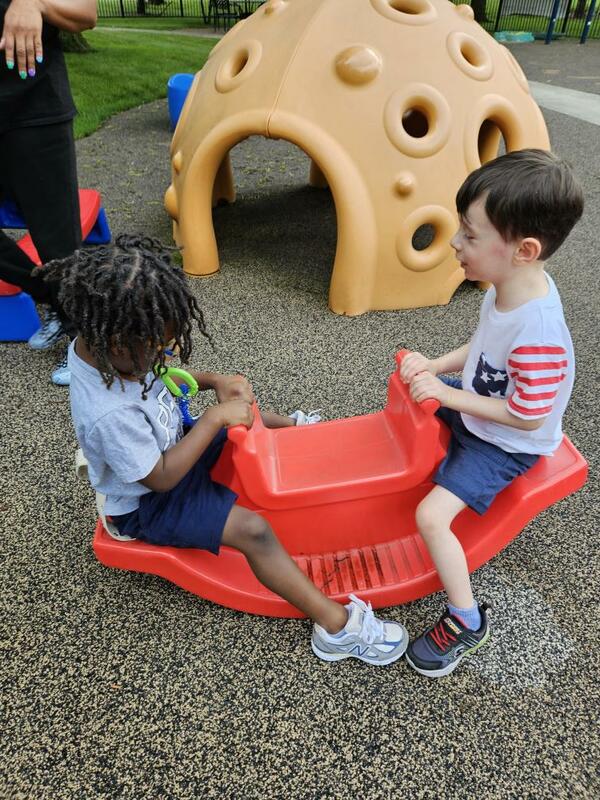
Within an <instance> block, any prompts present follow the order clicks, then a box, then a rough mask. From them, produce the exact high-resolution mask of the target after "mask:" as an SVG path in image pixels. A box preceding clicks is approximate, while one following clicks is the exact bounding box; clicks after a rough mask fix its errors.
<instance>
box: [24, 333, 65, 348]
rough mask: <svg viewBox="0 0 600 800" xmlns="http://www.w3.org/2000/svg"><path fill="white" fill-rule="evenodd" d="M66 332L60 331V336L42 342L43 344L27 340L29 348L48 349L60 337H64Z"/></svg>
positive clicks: (58, 340)
mask: <svg viewBox="0 0 600 800" xmlns="http://www.w3.org/2000/svg"><path fill="white" fill-rule="evenodd" d="M65 335H66V334H64V333H61V334H60V336H57V337H56V338H55V339H52V341H50V342H44V343H43V344H31V342H28V343H27V344H28V345H29V348H30V349H31V350H50V348H51V347H54V345H55V344H58V342H60V340H61V339H64V337H65Z"/></svg>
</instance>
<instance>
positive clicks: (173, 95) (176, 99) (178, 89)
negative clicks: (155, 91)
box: [167, 72, 194, 129]
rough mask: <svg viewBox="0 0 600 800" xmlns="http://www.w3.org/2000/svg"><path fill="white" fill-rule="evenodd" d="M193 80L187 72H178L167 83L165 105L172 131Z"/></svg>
mask: <svg viewBox="0 0 600 800" xmlns="http://www.w3.org/2000/svg"><path fill="white" fill-rule="evenodd" d="M193 80H194V76H193V75H191V74H189V73H188V72H178V73H177V74H176V75H171V77H170V78H169V80H168V81H167V104H168V107H169V119H170V120H171V128H173V129H174V128H175V126H176V125H177V121H178V119H179V116H180V114H181V109H182V108H183V104H184V103H185V98H186V97H187V94H188V92H189V90H190V86H191V85H192V82H193Z"/></svg>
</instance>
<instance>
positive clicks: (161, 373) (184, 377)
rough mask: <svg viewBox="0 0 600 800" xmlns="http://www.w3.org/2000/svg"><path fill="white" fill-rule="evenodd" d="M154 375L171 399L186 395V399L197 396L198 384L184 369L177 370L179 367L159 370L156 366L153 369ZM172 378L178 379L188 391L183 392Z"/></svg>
mask: <svg viewBox="0 0 600 800" xmlns="http://www.w3.org/2000/svg"><path fill="white" fill-rule="evenodd" d="M154 374H155V375H157V376H158V377H159V378H160V379H161V381H162V382H163V383H164V384H165V386H166V387H167V389H168V390H169V391H170V392H171V394H172V395H173V397H184V396H185V395H186V394H187V396H188V397H194V395H196V394H198V383H197V381H196V379H195V378H194V377H193V376H192V375H190V373H189V372H186V371H185V370H184V369H179V367H163V368H162V370H161V368H160V366H159V365H157V366H156V367H154ZM173 378H179V380H180V381H182V383H184V384H185V385H186V386H187V387H188V391H187V392H184V391H183V390H182V389H181V387H180V386H179V385H178V384H177V383H175V381H174V380H173Z"/></svg>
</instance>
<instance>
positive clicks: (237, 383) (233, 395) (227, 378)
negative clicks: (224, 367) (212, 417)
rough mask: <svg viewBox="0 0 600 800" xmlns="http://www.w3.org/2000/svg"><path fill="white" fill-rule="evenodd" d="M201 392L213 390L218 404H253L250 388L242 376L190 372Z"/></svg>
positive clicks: (252, 394)
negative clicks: (233, 401) (240, 401)
mask: <svg viewBox="0 0 600 800" xmlns="http://www.w3.org/2000/svg"><path fill="white" fill-rule="evenodd" d="M192 375H193V376H194V378H195V379H196V381H197V383H198V387H199V388H200V389H201V390H208V389H213V390H214V392H215V394H216V395H217V400H218V401H219V403H225V402H226V401H228V400H243V401H244V402H246V403H253V402H254V399H255V398H254V393H253V391H252V386H251V385H250V382H249V381H248V379H247V378H245V377H244V376H243V375H221V374H220V373H218V372H192Z"/></svg>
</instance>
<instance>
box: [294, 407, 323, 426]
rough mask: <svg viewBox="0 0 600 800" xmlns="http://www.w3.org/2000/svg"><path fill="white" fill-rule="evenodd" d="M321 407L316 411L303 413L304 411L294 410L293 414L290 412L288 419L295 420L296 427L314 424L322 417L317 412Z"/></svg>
mask: <svg viewBox="0 0 600 800" xmlns="http://www.w3.org/2000/svg"><path fill="white" fill-rule="evenodd" d="M320 410H321V409H317V410H316V411H309V412H308V413H306V414H305V413H304V411H300V410H298V411H294V413H293V414H290V419H295V420H296V427H299V426H300V425H314V424H315V423H317V422H321V420H322V419H323V417H322V416H321V415H320V414H319V411H320Z"/></svg>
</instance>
